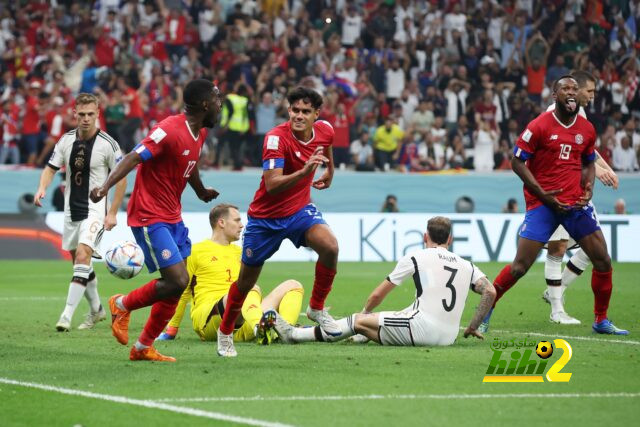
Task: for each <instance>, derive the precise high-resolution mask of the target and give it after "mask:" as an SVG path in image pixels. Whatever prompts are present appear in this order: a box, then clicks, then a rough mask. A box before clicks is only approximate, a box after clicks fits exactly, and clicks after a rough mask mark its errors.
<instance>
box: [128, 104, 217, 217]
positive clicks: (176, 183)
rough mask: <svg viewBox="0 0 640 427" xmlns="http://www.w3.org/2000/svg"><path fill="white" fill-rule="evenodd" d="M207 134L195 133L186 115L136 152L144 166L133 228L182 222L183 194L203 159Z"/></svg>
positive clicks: (159, 128) (131, 209) (134, 197)
mask: <svg viewBox="0 0 640 427" xmlns="http://www.w3.org/2000/svg"><path fill="white" fill-rule="evenodd" d="M206 137H207V130H206V129H204V128H203V129H200V133H199V135H198V136H195V135H194V134H193V133H192V132H191V128H190V127H189V124H188V123H187V117H186V116H185V115H184V114H177V115H175V116H170V117H167V118H166V119H164V120H163V121H161V122H160V123H158V124H156V125H155V126H154V127H153V128H152V129H151V131H150V132H149V134H148V135H147V137H146V138H144V139H143V140H142V142H140V144H138V146H137V147H136V148H135V151H136V152H137V153H138V154H139V155H140V157H141V158H142V160H143V163H141V164H140V165H138V173H137V175H136V183H135V185H134V187H133V193H132V194H131V199H130V200H129V206H128V208H127V223H128V224H129V226H131V227H146V226H148V225H151V224H155V223H157V222H166V223H168V224H175V223H178V222H180V221H182V204H181V200H180V199H181V198H182V192H183V191H184V187H185V186H186V185H187V181H188V180H189V177H190V176H191V172H192V171H193V169H194V168H195V167H196V163H197V162H198V159H199V158H200V151H201V150H202V144H204V140H205V139H206Z"/></svg>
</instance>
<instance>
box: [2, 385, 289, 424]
mask: <svg viewBox="0 0 640 427" xmlns="http://www.w3.org/2000/svg"><path fill="white" fill-rule="evenodd" d="M0 383H4V384H11V385H16V386H21V387H28V388H35V389H39V390H45V391H53V392H55V393H61V394H69V395H72V396H82V397H88V398H90V399H98V400H105V401H108V402H116V403H124V404H126V405H134V406H143V407H145V408H152V409H162V410H164V411H169V412H175V413H179V414H186V415H193V416H195V417H201V418H210V419H213V420H220V421H229V422H233V423H238V424H246V425H251V426H261V427H289V425H288V424H281V423H274V422H270V421H263V420H258V419H255V418H246V417H238V416H235V415H227V414H223V413H220V412H211V411H203V410H201V409H195V408H184V407H181V406H175V405H169V404H167V403H161V402H157V401H152V400H141V399H132V398H129V397H125V396H114V395H110V394H101V393H93V392H90V391H83V390H74V389H70V388H64V387H56V386H52V385H47V384H38V383H30V382H25V381H16V380H12V379H10V378H2V377H0Z"/></svg>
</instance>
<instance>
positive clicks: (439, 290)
mask: <svg viewBox="0 0 640 427" xmlns="http://www.w3.org/2000/svg"><path fill="white" fill-rule="evenodd" d="M410 277H411V278H413V283H414V285H415V287H416V303H415V304H414V307H415V308H417V309H418V310H420V311H421V312H423V313H424V315H425V317H426V318H427V319H428V320H429V322H430V323H431V324H432V325H434V326H435V327H437V328H438V331H439V334H440V336H441V337H442V338H443V339H444V341H445V342H446V341H450V342H453V341H454V340H455V339H456V337H457V336H458V330H459V327H460V318H461V317H462V311H463V310H464V304H465V301H466V300H467V294H468V293H469V288H470V287H473V286H474V285H475V284H476V283H477V282H478V280H480V279H482V278H483V277H485V275H484V273H482V271H480V269H479V268H478V267H476V266H474V265H473V264H472V263H471V262H469V261H467V260H465V259H463V258H461V257H459V256H458V255H456V254H454V253H453V252H449V251H448V250H446V249H445V248H443V247H435V248H427V249H420V250H417V251H415V252H413V253H410V254H407V255H405V256H404V257H402V258H401V259H400V261H398V264H397V265H396V268H395V269H394V270H393V271H392V272H391V274H389V276H388V277H387V280H389V281H390V282H391V283H393V284H394V285H400V284H401V283H402V282H403V281H404V280H406V279H408V278H410Z"/></svg>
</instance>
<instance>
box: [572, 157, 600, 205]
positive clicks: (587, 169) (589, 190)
mask: <svg viewBox="0 0 640 427" xmlns="http://www.w3.org/2000/svg"><path fill="white" fill-rule="evenodd" d="M595 179H596V162H595V161H593V162H588V163H586V164H585V163H584V162H583V164H582V179H581V181H580V185H581V186H582V188H584V192H583V193H582V196H581V197H580V199H579V200H578V201H577V202H576V207H578V208H583V207H585V206H586V205H587V204H588V203H589V201H590V200H591V197H592V196H593V182H594V181H595Z"/></svg>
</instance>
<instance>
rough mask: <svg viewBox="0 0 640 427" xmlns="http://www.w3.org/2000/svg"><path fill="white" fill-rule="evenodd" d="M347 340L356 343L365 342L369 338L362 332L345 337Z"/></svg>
mask: <svg viewBox="0 0 640 427" xmlns="http://www.w3.org/2000/svg"><path fill="white" fill-rule="evenodd" d="M347 341H351V342H353V343H356V344H366V343H368V342H369V341H371V340H370V339H369V338H368V337H365V336H364V335H362V334H355V335H353V336H351V337H349V338H347Z"/></svg>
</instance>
